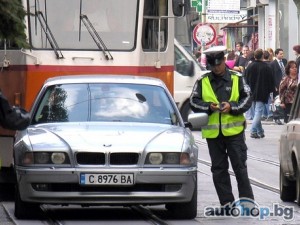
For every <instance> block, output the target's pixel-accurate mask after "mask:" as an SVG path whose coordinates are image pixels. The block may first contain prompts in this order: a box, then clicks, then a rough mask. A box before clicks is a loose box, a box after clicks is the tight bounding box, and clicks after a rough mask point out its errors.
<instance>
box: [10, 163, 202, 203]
mask: <svg viewBox="0 0 300 225" xmlns="http://www.w3.org/2000/svg"><path fill="white" fill-rule="evenodd" d="M120 172H121V173H131V174H134V185H129V186H120V185H112V186H111V185H81V184H80V174H81V173H94V174H97V173H111V174H112V173H120ZM16 174H17V181H18V187H19V191H20V197H21V199H22V200H23V201H25V202H37V203H41V204H88V205H106V204H114V205H126V204H164V203H171V202H188V201H190V200H191V198H192V195H193V192H194V188H195V187H197V185H196V182H197V168H196V167H190V168H180V169H173V168H172V169H163V168H159V169H153V168H151V169H144V168H143V169H140V168H139V169H137V168H136V169H132V170H130V169H127V170H126V171H124V170H120V169H116V170H114V169H113V170H112V169H109V170H105V169H101V170H99V169H98V170H91V169H86V170H77V169H75V170H74V169H28V168H20V167H17V169H16Z"/></svg>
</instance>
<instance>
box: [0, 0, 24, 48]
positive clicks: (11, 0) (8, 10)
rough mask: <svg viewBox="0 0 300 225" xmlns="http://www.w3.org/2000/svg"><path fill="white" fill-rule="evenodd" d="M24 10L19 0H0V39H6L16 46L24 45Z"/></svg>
mask: <svg viewBox="0 0 300 225" xmlns="http://www.w3.org/2000/svg"><path fill="white" fill-rule="evenodd" d="M25 15H26V12H25V10H24V8H23V6H22V2H21V0H0V18H1V20H0V39H2V40H3V39H6V40H8V41H10V42H11V43H13V44H14V45H16V46H17V47H26V46H28V43H27V42H26V34H25V23H24V18H25Z"/></svg>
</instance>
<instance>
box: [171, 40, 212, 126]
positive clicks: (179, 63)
mask: <svg viewBox="0 0 300 225" xmlns="http://www.w3.org/2000/svg"><path fill="white" fill-rule="evenodd" d="M174 44H175V46H174V49H175V63H174V65H175V71H174V99H175V102H176V104H177V106H178V108H179V110H180V113H181V115H182V118H183V120H184V121H185V122H186V121H187V117H188V114H189V113H190V112H191V108H190V104H189V98H190V95H191V92H192V90H193V87H194V84H195V82H196V80H197V79H198V77H200V76H202V75H203V74H205V73H207V72H208V71H207V70H204V69H202V68H201V67H200V64H199V63H198V62H197V61H196V60H195V58H194V57H193V56H192V55H191V54H190V53H189V52H188V51H187V50H186V49H185V48H184V47H183V46H182V45H181V44H180V43H179V42H178V41H177V40H176V39H175V40H174Z"/></svg>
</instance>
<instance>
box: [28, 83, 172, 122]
mask: <svg viewBox="0 0 300 225" xmlns="http://www.w3.org/2000/svg"><path fill="white" fill-rule="evenodd" d="M34 118H35V122H36V123H45V122H80V121H120V122H147V123H165V124H176V123H177V122H178V118H177V115H176V111H175V110H174V107H173V105H172V104H171V102H170V99H169V97H168V95H167V94H166V92H165V91H164V89H163V88H161V87H157V86H150V85H137V84H108V83H104V84H103V83H101V84H65V85H59V86H52V87H49V88H48V89H47V90H46V92H45V94H44V96H43V99H42V100H41V101H40V105H39V107H38V109H37V113H36V114H35V116H34Z"/></svg>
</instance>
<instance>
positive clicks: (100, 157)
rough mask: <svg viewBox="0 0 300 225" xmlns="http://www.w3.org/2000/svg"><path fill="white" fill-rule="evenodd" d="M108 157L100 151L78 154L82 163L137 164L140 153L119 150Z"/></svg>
mask: <svg viewBox="0 0 300 225" xmlns="http://www.w3.org/2000/svg"><path fill="white" fill-rule="evenodd" d="M108 156H109V157H107V158H108V159H107V162H106V156H105V154H104V153H99V152H78V153H77V154H76V160H77V163H78V164H80V165H105V164H107V165H118V166H120V165H136V164H137V163H138V161H139V154H138V153H131V152H125V153H123V152H121V153H120V152H118V153H111V154H109V155H108Z"/></svg>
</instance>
